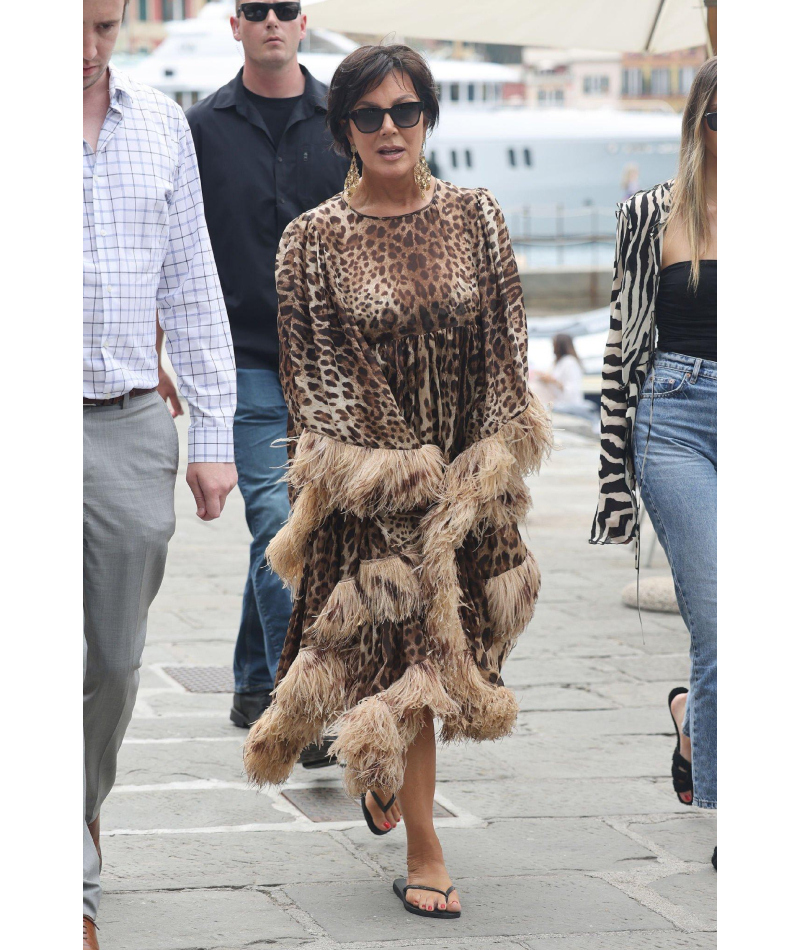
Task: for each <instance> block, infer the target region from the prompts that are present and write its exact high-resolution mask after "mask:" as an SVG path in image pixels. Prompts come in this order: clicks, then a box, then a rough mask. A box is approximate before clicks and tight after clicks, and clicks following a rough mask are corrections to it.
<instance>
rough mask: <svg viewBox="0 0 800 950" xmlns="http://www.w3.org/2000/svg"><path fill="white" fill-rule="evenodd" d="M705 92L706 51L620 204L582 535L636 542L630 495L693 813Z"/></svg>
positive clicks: (699, 620) (708, 645) (708, 495)
mask: <svg viewBox="0 0 800 950" xmlns="http://www.w3.org/2000/svg"><path fill="white" fill-rule="evenodd" d="M716 100H717V61H716V58H713V59H710V60H708V62H706V63H705V64H704V65H703V66H702V68H701V69H700V70H699V71H698V73H697V76H696V77H695V80H694V82H693V84H692V88H691V91H690V93H689V98H688V100H687V104H686V109H685V111H684V116H683V128H682V138H681V152H680V161H679V167H678V173H677V175H676V177H675V179H674V180H673V181H668V182H665V183H664V184H660V185H656V187H655V188H651V189H650V190H649V191H643V192H640V193H638V194H636V195H634V196H633V197H632V198H629V199H628V201H626V202H624V203H622V204H621V205H619V212H618V223H617V240H616V255H615V267H614V280H613V285H612V293H611V329H610V332H609V336H608V343H607V346H606V351H605V357H604V364H603V389H602V404H601V447H600V500H599V503H598V506H597V513H596V515H595V519H594V524H593V526H592V534H591V538H590V540H591V542H592V543H594V544H625V543H627V542H628V541H631V540H636V542H637V544H638V540H639V517H638V505H637V501H636V493H637V490H638V492H639V494H640V495H641V498H642V501H643V502H644V505H645V508H646V509H647V512H648V514H649V515H650V519H651V521H652V523H653V526H654V528H655V530H656V533H657V535H658V537H659V540H660V541H661V544H662V546H663V548H664V550H665V552H666V554H667V557H668V559H669V562H670V567H671V569H672V575H673V579H674V582H675V590H676V595H677V599H678V605H679V607H680V610H681V614H682V616H683V619H684V622H685V623H686V626H687V627H688V629H689V633H690V637H691V666H692V671H691V679H690V690H689V691H688V694H687V691H686V689H684V688H683V687H679V688H677V689H675V690H673V691H672V692H671V693H670V696H669V706H670V711H671V714H672V717H673V720H674V724H675V729H676V733H678V739H677V744H676V748H675V752H674V755H673V767H672V775H673V785H674V787H675V791H676V792H677V793H678V798H679V800H680V801H681V802H682V803H683V804H686V805H689V804H692V803H694V804H696V805H698V806H699V807H701V808H716V805H717V786H716V702H717V697H716V693H717V658H716V634H717V631H716V479H717V447H716V439H717V435H716V386H717V349H716V333H717V300H716V280H717V261H716V250H717V238H716V204H717V194H716V189H717V179H716V171H717V141H716V140H717V131H716V130H717V105H716ZM687 695H688V701H687ZM681 722H682V726H683V728H682V729H681V728H680V724H681ZM690 737H691V738H690ZM715 856H716V851H715ZM715 866H716V863H715Z"/></svg>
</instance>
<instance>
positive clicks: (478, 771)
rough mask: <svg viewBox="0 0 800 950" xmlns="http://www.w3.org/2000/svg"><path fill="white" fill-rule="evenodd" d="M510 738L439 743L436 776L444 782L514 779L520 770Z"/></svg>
mask: <svg viewBox="0 0 800 950" xmlns="http://www.w3.org/2000/svg"><path fill="white" fill-rule="evenodd" d="M509 742H510V739H501V740H499V741H498V742H491V743H489V742H483V743H479V744H476V743H469V744H466V745H451V746H439V748H438V749H437V750H436V777H437V779H438V780H439V781H442V782H454V781H461V782H471V781H480V780H481V779H492V780H493V781H494V780H497V779H504V778H515V777H517V776H518V775H519V774H520V773H519V771H518V769H517V768H516V765H517V764H518V763H515V761H514V758H513V756H512V755H509V754H508V749H507V746H508V743H509Z"/></svg>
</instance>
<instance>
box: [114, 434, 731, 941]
mask: <svg viewBox="0 0 800 950" xmlns="http://www.w3.org/2000/svg"><path fill="white" fill-rule="evenodd" d="M179 429H180V432H181V438H182V441H183V446H184V448H183V452H182V455H183V457H184V458H185V441H186V440H185V435H186V432H185V430H186V423H185V417H184V419H181V420H179ZM558 441H559V443H560V446H561V448H560V450H559V451H557V452H555V453H554V455H553V457H552V459H551V461H550V463H549V464H548V465H547V467H546V469H545V471H544V473H543V474H542V476H541V477H539V478H538V479H534V480H533V492H534V501H535V510H534V512H533V514H532V515H531V517H530V519H529V521H528V523H527V525H526V528H525V533H526V539H527V540H528V543H529V545H530V547H531V548H532V550H533V551H534V552H535V554H536V556H537V558H538V560H539V563H540V566H541V569H542V574H543V585H542V593H541V597H540V601H539V605H538V607H537V611H536V617H535V618H534V621H533V624H532V625H531V627H530V629H529V630H528V631H527V632H526V633H525V634H524V635H523V637H522V638H521V640H520V643H519V645H518V646H517V649H516V651H515V652H514V654H513V655H512V657H511V659H510V660H509V662H508V665H507V667H506V671H505V673H504V676H505V678H506V682H507V683H508V684H509V685H510V686H512V687H513V688H514V689H515V690H516V692H517V695H518V698H519V702H520V707H521V710H522V712H521V714H520V717H519V724H518V726H517V729H516V731H515V733H514V735H513V736H511V737H509V738H508V739H505V740H502V741H501V742H498V743H494V744H492V743H484V744H482V745H474V744H473V745H465V746H456V747H450V748H445V749H442V750H441V751H440V756H439V777H438V786H437V800H438V801H439V803H440V804H441V805H443V806H445V807H446V808H447V809H449V810H450V812H452V813H453V816H454V817H447V818H442V819H439V820H438V825H439V833H440V837H441V839H442V842H443V845H444V849H445V855H446V857H447V859H448V867H449V870H450V873H451V874H452V876H453V879H454V880H455V881H456V882H457V883H458V886H459V891H460V894H461V899H462V903H463V907H464V912H463V914H462V917H461V919H460V920H458V921H443V920H423V919H420V918H419V917H415V916H412V915H411V914H408V913H406V912H404V911H403V909H402V906H401V905H400V902H399V901H398V900H397V899H396V898H395V897H394V896H393V895H392V893H391V881H392V880H393V878H394V877H396V876H401V875H402V874H403V873H404V863H403V858H404V848H405V838H404V833H403V830H402V825H401V826H400V828H398V830H397V831H396V832H394V833H392V834H391V835H388V836H386V837H385V838H381V840H380V841H378V839H377V838H375V837H373V836H372V835H371V834H369V832H368V831H367V829H366V827H365V826H364V824H363V822H362V820H361V817H360V812H357V811H355V810H353V811H352V813H351V814H349V815H348V816H347V817H348V819H349V820H336V821H328V822H322V823H314V822H312V821H311V820H310V819H309V818H307V817H305V816H304V815H303V814H302V813H301V812H300V811H299V810H298V809H297V808H295V807H294V806H293V805H292V804H291V803H289V802H288V801H287V800H286V799H285V798H283V797H282V796H281V795H278V794H277V793H275V792H274V791H267V792H260V793H259V792H256V791H254V790H253V789H252V788H249V787H248V785H247V783H246V780H245V777H244V775H243V771H242V761H241V746H242V741H243V733H242V731H241V730H239V729H236V728H235V727H234V726H233V725H232V724H230V723H229V722H228V708H229V704H230V697H229V696H228V695H226V694H201V693H189V692H186V691H184V690H183V689H182V688H181V687H180V686H179V685H178V684H177V683H176V682H175V681H174V680H173V679H171V678H170V677H169V676H168V675H167V674H166V673H165V672H164V671H163V666H164V665H167V666H169V665H198V666H217V667H227V666H229V665H230V661H231V656H232V651H233V642H234V636H235V632H236V629H237V624H238V614H239V604H240V596H241V591H242V586H243V580H244V576H245V570H246V563H247V549H248V544H249V536H248V533H247V529H246V526H245V522H244V514H243V504H242V501H241V496H240V495H239V494H238V492H236V493H235V494H234V496H233V497H232V498H231V499H230V500H229V502H228V504H227V507H226V510H225V512H224V514H223V517H222V519H220V520H219V521H217V522H215V523H213V524H210V525H207V524H204V523H202V522H200V521H199V520H198V519H197V518H196V517H195V516H194V513H193V505H192V502H191V495H190V493H189V490H188V488H187V487H186V486H185V483H184V482H183V472H182V473H181V474H180V476H179V482H178V488H177V510H178V529H177V532H176V535H175V538H174V540H173V541H172V543H171V546H170V554H169V560H168V564H167V575H166V578H165V581H164V585H163V588H162V590H161V593H160V594H159V597H158V599H157V601H156V603H155V605H154V608H153V610H152V612H151V619H150V627H149V632H148V641H147V648H146V650H145V655H144V664H143V669H142V678H141V689H140V692H139V699H138V702H137V705H136V710H135V713H134V719H133V722H132V723H131V727H130V729H129V731H128V734H127V738H126V741H125V744H124V746H123V748H122V751H121V755H120V762H119V773H118V776H117V782H118V784H117V787H116V788H115V790H114V792H112V794H111V796H110V797H109V799H108V801H107V802H106V805H105V807H104V810H103V814H102V828H103V838H102V846H103V856H104V862H105V870H104V872H103V880H104V888H105V897H104V898H103V902H102V904H101V909H100V925H101V930H100V938H101V945H102V947H103V950H195V948H202V950H211V948H221V950H240V948H253V950H261V948H267V947H273V948H274V947H278V948H281V950H290V948H295V947H305V948H308V950H344V948H347V950H411V948H414V947H439V948H446V950H485V948H490V947H493V948H503V950H505V948H509V950H525V948H527V950H662V948H663V950H681V948H689V947H691V948H699V950H706V948H711V947H713V946H715V933H714V929H715V902H716V874H715V872H714V871H713V869H712V867H711V864H710V857H711V852H712V850H713V847H714V843H715V841H716V823H715V820H714V817H713V813H704V812H700V811H698V810H695V809H689V808H686V807H684V806H682V805H680V804H679V803H678V801H677V799H676V797H675V795H674V793H673V792H672V788H671V785H670V782H669V778H668V769H669V764H670V758H671V752H672V747H673V743H674V734H673V732H672V729H671V726H670V722H669V718H668V713H667V709H666V697H667V693H668V691H669V689H670V688H671V687H672V686H674V685H676V684H679V683H685V682H686V678H687V667H688V664H687V650H688V636H687V634H686V632H685V630H684V628H683V625H682V623H681V621H680V618H679V617H677V616H674V615H669V614H652V613H649V614H643V619H644V639H643V638H642V632H641V630H640V627H639V620H638V617H637V614H636V611H635V610H630V609H629V608H627V607H624V606H623V605H622V603H621V599H620V592H621V590H622V588H623V587H624V586H625V585H626V584H627V583H629V582H630V581H631V579H632V578H633V576H634V575H633V556H632V550H631V548H630V547H628V546H624V547H604V548H597V547H593V546H591V545H589V544H588V543H587V541H586V538H587V535H588V531H589V526H590V522H591V517H592V514H593V512H594V505H595V491H596V475H595V471H596V462H597V443H596V442H595V441H593V440H591V439H587V438H584V437H582V436H579V435H576V434H574V433H571V432H568V431H562V432H559V433H558ZM664 572H665V564H664V561H663V557H662V560H661V561H658V559H657V560H656V562H655V563H654V567H653V569H652V571H650V572H649V573H654V574H663V573H664ZM647 573H648V572H643V574H644V575H646V574H647ZM338 782H339V778H338V770H336V769H332V768H331V769H323V770H319V771H314V772H308V771H304V770H303V769H300V768H298V769H297V770H296V771H295V773H294V775H293V777H292V780H291V783H290V785H297V786H312V787H320V786H331V785H334V786H336V785H338ZM350 819H351V820H350Z"/></svg>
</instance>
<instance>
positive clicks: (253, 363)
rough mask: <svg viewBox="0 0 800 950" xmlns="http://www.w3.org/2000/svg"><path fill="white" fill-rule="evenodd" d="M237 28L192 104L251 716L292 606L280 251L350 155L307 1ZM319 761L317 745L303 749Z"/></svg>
mask: <svg viewBox="0 0 800 950" xmlns="http://www.w3.org/2000/svg"><path fill="white" fill-rule="evenodd" d="M231 28H232V30H233V36H234V38H235V39H236V40H238V41H239V42H241V44H242V46H243V48H244V68H243V69H242V70H241V71H240V72H239V74H238V75H237V76H236V78H235V79H232V80H231V82H229V83H228V84H227V85H225V86H223V87H222V88H221V89H218V90H217V92H215V93H214V94H213V95H211V96H209V97H208V98H207V99H204V100H203V101H202V102H199V103H197V105H195V106H193V107H192V108H191V109H189V111H188V112H187V114H186V115H187V118H188V120H189V125H190V127H191V130H192V135H193V136H194V141H195V147H196V150H197V160H198V163H199V166H200V178H201V182H202V187H203V200H204V203H205V213H206V221H207V223H208V230H209V233H210V235H211V244H212V247H213V250H214V257H215V259H216V263H217V270H218V272H219V277H220V282H221V284H222V291H223V294H224V296H225V304H226V306H227V310H228V318H229V320H230V326H231V334H232V336H233V348H234V352H235V355H236V366H237V384H238V404H237V409H236V416H235V419H234V424H233V440H234V456H235V459H236V466H237V468H238V471H239V487H240V489H241V491H242V495H243V496H244V501H245V511H246V515H247V524H248V527H249V528H250V532H251V534H252V536H253V543H252V545H251V548H250V570H249V573H248V576H247V583H246V586H245V591H244V602H243V604H242V619H241V625H240V627H239V636H238V640H237V642H236V650H235V653H234V661H233V671H234V681H235V690H236V693H235V695H234V699H233V708H232V709H231V720H232V721H233V722H234V723H236V725H238V726H243V727H247V726H249V725H250V723H252V722H254V721H255V720H256V719H258V717H259V716H260V715H261V713H262V711H263V710H264V709H265V708H266V706H267V704H268V702H269V692H270V691H271V690H272V688H273V686H274V678H275V672H276V669H277V665H278V660H279V659H280V654H281V650H282V648H283V641H284V639H285V637H286V629H287V626H288V623H289V615H290V613H291V600H290V596H289V592H288V591H287V590H285V589H284V588H283V585H282V583H281V581H280V579H279V578H278V576H277V575H276V574H273V573H272V572H271V571H270V570H269V569H267V568H265V567H264V551H265V550H266V547H267V545H268V544H269V542H270V541H271V540H272V537H273V535H275V533H276V532H277V531H278V529H279V528H280V527H281V525H282V524H283V522H284V521H285V520H286V518H287V517H288V514H289V499H288V495H287V490H286V485H285V484H284V483H283V482H281V481H279V479H280V478H281V476H282V475H283V472H284V470H285V469H284V466H285V463H286V449H285V447H280V448H278V447H275V448H273V447H272V443H273V442H274V441H275V440H276V439H284V438H285V437H286V426H287V412H286V403H285V402H284V399H283V393H282V392H281V386H280V380H279V377H278V331H277V304H278V301H277V293H276V290H275V255H276V253H277V250H278V242H279V241H280V238H281V235H282V233H283V230H284V228H285V227H286V225H287V224H288V223H289V222H290V221H291V220H293V219H294V218H296V217H297V216H298V215H299V214H302V212H303V211H307V210H308V209H309V208H313V207H315V206H316V205H318V204H319V203H320V202H321V201H325V200H326V199H327V198H330V197H331V195H334V194H337V193H338V192H340V191H341V190H342V187H343V184H344V179H345V175H346V174H347V164H348V163H347V161H346V159H343V158H340V157H339V156H337V155H335V154H334V153H333V151H332V150H331V138H330V135H329V134H328V132H327V130H326V128H325V111H326V106H325V97H326V93H327V89H326V87H325V86H323V85H322V83H320V82H318V81H317V80H316V79H314V77H313V76H311V75H310V74H309V72H308V70H307V69H305V68H304V67H303V66H301V65H300V64H299V63H298V61H297V48H298V46H299V44H300V40H301V39H302V38H303V37H304V36H305V35H306V16H305V15H304V14H303V13H302V12H301V11H300V4H299V3H242V4H241V5H239V6H238V7H237V8H236V15H235V16H232V17H231ZM319 757H320V756H319V754H317V758H319ZM313 761H314V753H311V754H310V755H308V756H306V757H305V763H306V764H313Z"/></svg>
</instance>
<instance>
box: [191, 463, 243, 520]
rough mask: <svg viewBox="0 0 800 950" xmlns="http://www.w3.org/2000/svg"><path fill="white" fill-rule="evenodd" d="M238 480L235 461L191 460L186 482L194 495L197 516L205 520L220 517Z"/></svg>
mask: <svg viewBox="0 0 800 950" xmlns="http://www.w3.org/2000/svg"><path fill="white" fill-rule="evenodd" d="M237 481H238V475H237V474H236V466H235V465H234V464H233V462H190V463H189V465H188V467H187V469H186V482H187V484H188V485H189V488H191V490H192V494H193V495H194V500H195V504H196V505H197V517H198V518H202V520H203V521H213V520H214V519H215V518H219V516H220V514H222V509H223V508H224V507H225V499H226V498H227V497H228V494H229V493H230V492H231V491H232V489H233V488H234V487H235V486H236V482H237Z"/></svg>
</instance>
